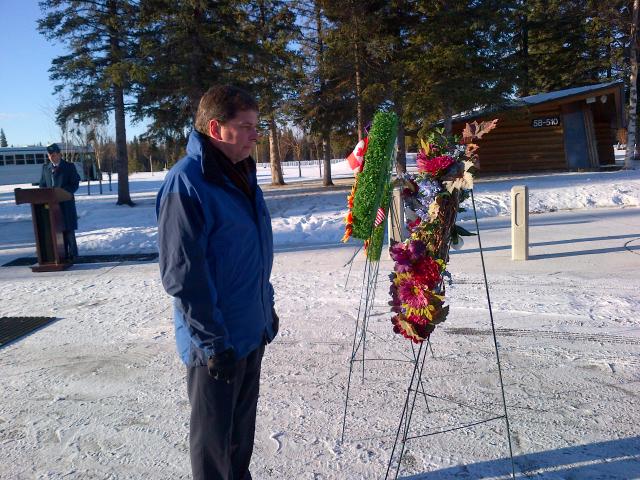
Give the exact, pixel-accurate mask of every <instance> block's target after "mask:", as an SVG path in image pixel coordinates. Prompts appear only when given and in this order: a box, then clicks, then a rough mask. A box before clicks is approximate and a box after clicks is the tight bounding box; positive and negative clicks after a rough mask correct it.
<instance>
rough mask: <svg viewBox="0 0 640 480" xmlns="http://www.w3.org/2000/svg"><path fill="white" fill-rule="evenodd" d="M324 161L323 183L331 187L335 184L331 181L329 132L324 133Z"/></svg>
mask: <svg viewBox="0 0 640 480" xmlns="http://www.w3.org/2000/svg"><path fill="white" fill-rule="evenodd" d="M322 155H323V159H322V163H323V165H324V172H322V185H323V186H324V187H330V186H332V185H333V182H332V181H331V138H330V137H329V132H324V133H323V134H322Z"/></svg>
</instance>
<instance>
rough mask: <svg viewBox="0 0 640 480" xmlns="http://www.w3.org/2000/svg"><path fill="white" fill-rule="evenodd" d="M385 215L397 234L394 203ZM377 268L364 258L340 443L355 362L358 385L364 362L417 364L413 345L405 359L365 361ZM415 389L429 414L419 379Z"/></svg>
mask: <svg viewBox="0 0 640 480" xmlns="http://www.w3.org/2000/svg"><path fill="white" fill-rule="evenodd" d="M388 216H389V221H390V222H391V223H392V225H393V226H394V227H395V228H396V229H397V230H398V231H400V228H401V225H402V221H401V219H400V218H401V216H400V215H399V212H398V211H397V209H396V205H395V203H394V202H391V205H390V206H389V209H388ZM359 251H360V249H358V250H357V251H356V252H355V254H354V255H353V256H352V257H351V259H350V260H349V262H347V264H346V265H350V267H349V272H348V273H347V281H348V278H349V274H350V273H351V266H352V264H353V261H354V259H355V256H356V255H357V253H358V252H359ZM346 265H345V266H346ZM379 269H380V262H379V261H371V260H369V258H368V257H367V258H366V260H365V264H364V275H363V279H362V290H361V292H362V293H361V295H360V304H359V305H358V314H357V317H356V321H355V328H354V333H353V342H352V346H351V356H350V357H349V375H348V379H347V389H346V394H345V401H344V414H343V417H342V434H341V441H342V442H344V436H345V431H346V424H347V412H348V409H349V398H350V393H351V384H352V379H353V374H354V364H355V363H361V364H362V368H361V373H362V379H361V383H362V384H364V380H365V371H366V368H365V363H366V362H367V361H396V362H407V363H413V364H415V363H416V362H417V361H418V356H417V354H416V351H415V347H414V345H413V344H411V354H412V355H411V356H409V355H407V353H405V352H401V355H402V356H404V357H405V358H404V359H398V358H367V356H366V344H367V335H374V334H373V333H372V332H370V331H369V320H370V318H371V314H372V311H373V307H374V303H375V294H376V288H377V284H378V272H379ZM345 283H346V282H345ZM427 346H428V348H430V349H431V354H432V355H433V348H432V347H431V343H430V342H429V341H427ZM419 386H420V388H421V389H422V391H423V392H424V399H425V403H426V408H427V411H430V410H429V403H428V400H427V394H426V392H425V389H424V384H423V383H422V380H420V382H419Z"/></svg>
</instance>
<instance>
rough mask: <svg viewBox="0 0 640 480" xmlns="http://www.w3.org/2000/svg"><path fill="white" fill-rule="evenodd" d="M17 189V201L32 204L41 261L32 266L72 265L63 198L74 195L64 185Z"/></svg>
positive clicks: (52, 268)
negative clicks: (66, 247)
mask: <svg viewBox="0 0 640 480" xmlns="http://www.w3.org/2000/svg"><path fill="white" fill-rule="evenodd" d="M14 192H15V195H16V204H17V205H20V204H22V203H30V204H31V218H32V221H33V231H34V233H35V236H36V250H37V252H38V263H37V264H36V265H33V266H32V267H31V270H32V271H34V272H56V271H60V270H64V269H66V268H69V267H70V266H71V265H72V263H71V262H69V261H67V260H66V258H65V251H64V239H63V235H62V231H63V223H62V211H61V210H60V202H64V201H66V200H71V199H72V198H73V197H72V195H71V194H70V193H69V192H67V191H66V190H63V189H62V188H16V189H15V190H14Z"/></svg>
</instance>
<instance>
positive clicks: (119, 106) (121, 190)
mask: <svg viewBox="0 0 640 480" xmlns="http://www.w3.org/2000/svg"><path fill="white" fill-rule="evenodd" d="M113 94H114V97H115V98H114V100H115V102H114V103H115V121H116V158H117V167H116V168H117V172H118V201H117V202H116V205H129V206H130V207H133V202H132V201H131V196H130V195H129V159H128V158H127V131H126V127H125V123H124V92H123V91H122V88H120V87H116V86H114V88H113Z"/></svg>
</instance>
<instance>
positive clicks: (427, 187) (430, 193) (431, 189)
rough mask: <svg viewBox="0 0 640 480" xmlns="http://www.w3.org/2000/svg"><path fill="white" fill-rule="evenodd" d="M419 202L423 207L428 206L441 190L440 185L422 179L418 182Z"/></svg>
mask: <svg viewBox="0 0 640 480" xmlns="http://www.w3.org/2000/svg"><path fill="white" fill-rule="evenodd" d="M418 191H419V192H420V195H419V196H418V200H419V202H420V203H421V204H422V205H424V206H425V207H427V208H428V207H429V205H431V203H433V201H434V200H435V198H436V195H438V193H440V192H441V191H442V187H441V186H440V184H439V183H438V182H434V181H432V180H428V179H424V180H421V181H419V182H418Z"/></svg>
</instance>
